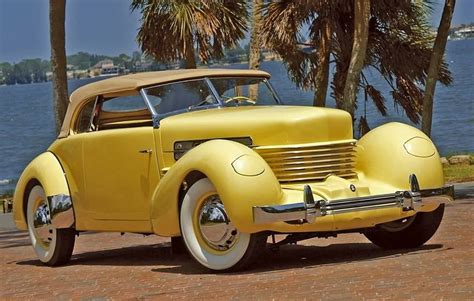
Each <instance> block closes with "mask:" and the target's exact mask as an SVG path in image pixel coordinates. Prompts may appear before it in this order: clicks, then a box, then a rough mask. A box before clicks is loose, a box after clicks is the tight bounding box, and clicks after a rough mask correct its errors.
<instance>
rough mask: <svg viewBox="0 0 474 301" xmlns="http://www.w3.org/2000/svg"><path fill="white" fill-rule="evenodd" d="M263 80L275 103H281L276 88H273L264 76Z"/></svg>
mask: <svg viewBox="0 0 474 301" xmlns="http://www.w3.org/2000/svg"><path fill="white" fill-rule="evenodd" d="M263 82H264V83H265V84H266V85H267V87H268V88H269V89H270V92H272V94H273V98H275V100H276V101H277V103H278V104H279V105H283V101H281V99H280V97H279V96H278V93H277V92H276V90H275V89H274V88H273V86H272V84H271V83H270V81H269V80H268V79H267V78H265V79H264V80H263Z"/></svg>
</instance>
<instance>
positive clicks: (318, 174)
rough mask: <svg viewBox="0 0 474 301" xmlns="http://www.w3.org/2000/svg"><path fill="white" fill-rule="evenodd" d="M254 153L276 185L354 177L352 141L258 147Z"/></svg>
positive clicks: (353, 148)
mask: <svg viewBox="0 0 474 301" xmlns="http://www.w3.org/2000/svg"><path fill="white" fill-rule="evenodd" d="M255 150H256V151H257V152H258V153H259V154H260V156H262V158H263V159H265V161H266V162H267V163H268V165H270V167H271V168H272V170H273V172H274V173H275V175H276V177H277V178H278V180H279V181H280V182H299V181H321V180H324V179H325V178H326V177H327V176H328V175H330V174H333V175H337V176H339V177H342V178H353V177H355V176H356V172H355V152H356V150H355V141H348V142H347V141H345V142H339V143H332V144H327V143H325V144H302V145H284V146H261V147H256V148H255Z"/></svg>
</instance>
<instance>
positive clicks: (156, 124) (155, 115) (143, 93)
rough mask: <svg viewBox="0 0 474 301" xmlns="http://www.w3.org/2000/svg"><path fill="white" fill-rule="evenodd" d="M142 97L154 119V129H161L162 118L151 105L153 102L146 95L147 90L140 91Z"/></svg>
mask: <svg viewBox="0 0 474 301" xmlns="http://www.w3.org/2000/svg"><path fill="white" fill-rule="evenodd" d="M140 95H141V96H142V98H143V101H144V102H145V104H146V106H147V108H148V110H149V111H150V113H151V118H152V121H153V127H154V128H155V129H156V128H159V127H160V118H159V115H158V113H157V112H156V110H155V108H154V107H153V105H152V104H151V101H150V99H149V98H148V94H147V93H146V91H145V88H141V89H140Z"/></svg>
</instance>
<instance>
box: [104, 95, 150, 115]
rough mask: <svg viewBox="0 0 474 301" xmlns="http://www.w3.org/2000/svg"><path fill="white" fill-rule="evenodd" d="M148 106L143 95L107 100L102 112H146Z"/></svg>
mask: <svg viewBox="0 0 474 301" xmlns="http://www.w3.org/2000/svg"><path fill="white" fill-rule="evenodd" d="M146 108H147V107H146V104H145V102H144V101H143V98H142V96H141V95H138V94H137V95H132V96H123V97H116V98H112V99H108V100H105V101H104V102H103V104H102V111H107V112H129V111H140V110H145V109H146Z"/></svg>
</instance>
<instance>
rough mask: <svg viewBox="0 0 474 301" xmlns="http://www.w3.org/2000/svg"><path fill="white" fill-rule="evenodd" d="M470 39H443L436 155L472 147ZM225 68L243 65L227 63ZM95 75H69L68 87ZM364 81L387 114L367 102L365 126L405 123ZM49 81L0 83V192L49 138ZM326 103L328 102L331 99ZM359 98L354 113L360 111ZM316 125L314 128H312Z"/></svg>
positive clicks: (289, 97)
mask: <svg viewBox="0 0 474 301" xmlns="http://www.w3.org/2000/svg"><path fill="white" fill-rule="evenodd" d="M472 53H474V40H467V41H450V42H448V46H447V51H446V58H447V61H448V62H449V64H450V69H451V71H452V72H453V76H454V84H453V85H452V86H450V87H444V86H441V85H437V88H436V94H435V107H434V112H433V129H432V138H433V140H434V142H435V144H436V145H437V146H438V149H439V151H440V152H441V154H443V155H446V154H450V153H456V152H474V100H473V96H474V86H473V80H472V75H473V74H474V70H473V69H474V64H473V57H472ZM229 68H247V66H246V65H232V66H229ZM262 69H263V70H265V71H268V72H269V73H270V74H271V75H272V79H271V82H272V84H273V86H274V87H275V89H276V90H277V92H278V94H279V95H280V97H281V99H282V100H283V101H284V102H285V103H287V104H292V105H311V104H312V101H313V93H312V92H307V91H302V90H300V89H298V88H296V86H295V85H294V84H293V83H292V82H291V81H290V80H289V79H288V76H287V73H286V70H285V68H284V66H283V65H282V64H281V63H280V62H263V63H262ZM96 80H99V78H95V79H85V80H71V81H69V91H70V92H72V91H74V90H75V89H77V88H78V87H80V86H82V85H85V84H87V83H89V82H92V81H96ZM369 81H371V82H372V84H374V85H375V86H377V87H385V89H382V90H383V91H385V93H384V95H385V97H386V99H387V104H386V105H387V108H388V109H389V115H388V116H386V117H382V116H380V114H378V113H377V111H376V109H375V107H374V106H373V105H371V104H370V103H369V105H368V106H367V116H368V121H369V126H370V127H371V128H374V127H376V126H378V125H380V124H384V123H387V122H390V121H401V122H405V123H408V124H411V123H410V122H409V120H408V119H407V118H406V117H405V116H404V115H403V113H401V111H400V112H397V110H396V109H395V108H394V106H393V102H392V101H391V98H390V96H389V95H388V89H387V88H386V86H385V85H384V82H383V80H382V79H381V78H380V77H378V75H377V74H369ZM51 97H52V92H51V83H40V84H30V85H17V86H1V87H0V194H1V193H3V192H5V191H8V190H12V189H14V187H15V181H16V179H18V177H19V176H20V174H21V172H22V170H23V169H24V168H25V166H26V165H27V164H28V163H29V162H30V161H31V160H32V159H33V158H34V157H35V156H37V155H38V154H40V153H41V152H43V151H44V150H45V149H46V148H47V147H48V146H49V145H50V144H51V143H52V142H53V141H54V139H55V133H54V119H53V107H52V100H51ZM328 106H330V107H334V106H335V104H334V102H333V101H332V100H328ZM363 107H364V106H363V104H362V102H360V104H359V109H358V114H359V115H360V114H361V113H362V112H363ZM315 130H317V129H315Z"/></svg>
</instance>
